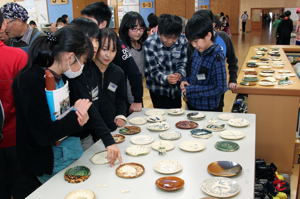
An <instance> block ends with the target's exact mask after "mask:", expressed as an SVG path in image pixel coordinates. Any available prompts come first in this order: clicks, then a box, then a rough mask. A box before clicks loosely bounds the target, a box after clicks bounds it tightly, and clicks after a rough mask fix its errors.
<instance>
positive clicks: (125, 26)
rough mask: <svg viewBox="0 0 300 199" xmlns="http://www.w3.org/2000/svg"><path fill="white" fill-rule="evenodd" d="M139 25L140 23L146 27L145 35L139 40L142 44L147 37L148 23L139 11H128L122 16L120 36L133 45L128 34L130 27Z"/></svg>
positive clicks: (128, 44) (126, 43)
mask: <svg viewBox="0 0 300 199" xmlns="http://www.w3.org/2000/svg"><path fill="white" fill-rule="evenodd" d="M137 25H140V26H141V27H143V28H144V32H143V35H142V36H141V38H140V40H139V41H138V42H139V43H140V44H143V42H144V41H145V40H146V39H147V31H146V24H145V22H144V19H143V17H142V16H141V15H140V14H139V13H137V12H133V11H131V12H128V13H126V14H125V15H124V17H123V18H122V22H121V25H120V29H119V36H120V38H121V40H122V41H123V42H124V43H125V45H127V46H129V47H130V48H132V46H131V40H130V38H129V35H128V31H129V29H132V28H135V27H136V26H137Z"/></svg>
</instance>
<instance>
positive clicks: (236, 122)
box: [228, 118, 250, 127]
mask: <svg viewBox="0 0 300 199" xmlns="http://www.w3.org/2000/svg"><path fill="white" fill-rule="evenodd" d="M228 124H229V125H230V126H233V127H246V126H249V124H250V123H249V121H248V120H246V119H244V118H233V119H230V120H228Z"/></svg>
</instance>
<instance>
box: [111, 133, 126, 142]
mask: <svg viewBox="0 0 300 199" xmlns="http://www.w3.org/2000/svg"><path fill="white" fill-rule="evenodd" d="M112 136H113V138H114V140H115V142H116V144H120V143H122V142H124V141H125V136H124V135H121V134H114V135H112Z"/></svg>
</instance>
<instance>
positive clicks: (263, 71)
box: [260, 70, 275, 73]
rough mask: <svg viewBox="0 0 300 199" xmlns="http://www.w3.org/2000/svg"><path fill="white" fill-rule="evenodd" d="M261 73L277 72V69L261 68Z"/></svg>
mask: <svg viewBox="0 0 300 199" xmlns="http://www.w3.org/2000/svg"><path fill="white" fill-rule="evenodd" d="M260 72H261V73H275V70H261V71H260Z"/></svg>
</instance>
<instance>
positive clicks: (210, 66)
mask: <svg viewBox="0 0 300 199" xmlns="http://www.w3.org/2000/svg"><path fill="white" fill-rule="evenodd" d="M190 67H191V68H189V69H190V70H188V71H189V74H188V75H187V77H186V79H185V80H186V81H188V83H189V84H190V85H189V86H187V87H186V97H187V100H188V103H189V104H190V105H192V106H193V107H195V108H196V109H198V110H213V109H216V108H217V107H218V106H219V103H220V97H221V95H222V94H223V93H225V92H226V90H227V81H226V68H225V57H224V54H223V52H222V50H221V47H220V46H219V45H218V44H213V45H212V46H211V47H210V48H208V49H207V50H205V51H204V52H203V53H200V52H199V51H198V50H194V53H193V57H192V64H191V66H190ZM203 74H204V75H205V79H203V76H202V78H201V75H203Z"/></svg>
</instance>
